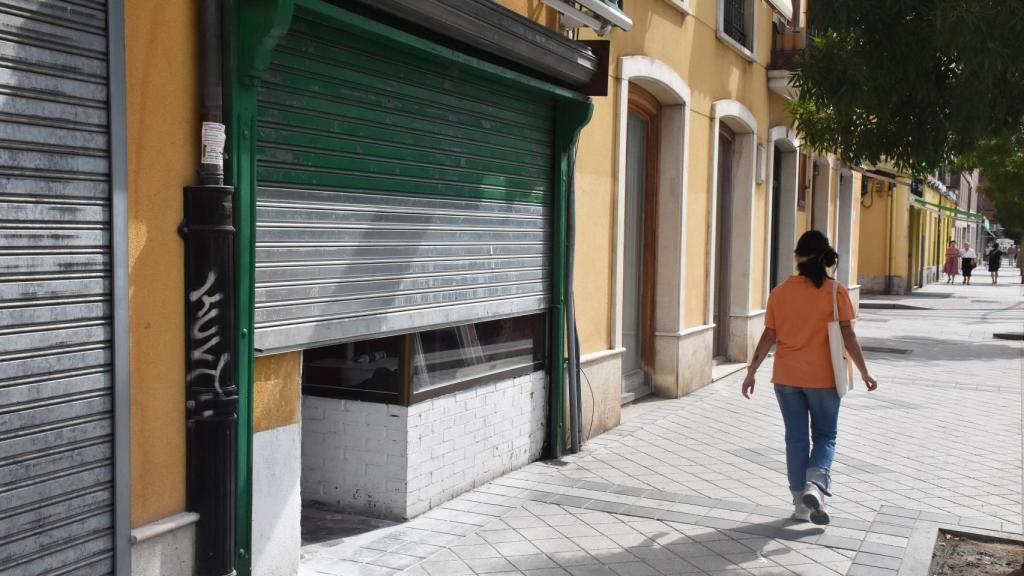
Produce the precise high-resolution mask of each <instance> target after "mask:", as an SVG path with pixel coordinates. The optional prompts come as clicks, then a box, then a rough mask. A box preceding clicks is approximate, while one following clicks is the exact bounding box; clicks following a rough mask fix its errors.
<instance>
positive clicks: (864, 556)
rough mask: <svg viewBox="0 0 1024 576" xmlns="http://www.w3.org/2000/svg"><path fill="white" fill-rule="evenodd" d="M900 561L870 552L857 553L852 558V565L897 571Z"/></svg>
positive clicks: (899, 559)
mask: <svg viewBox="0 0 1024 576" xmlns="http://www.w3.org/2000/svg"><path fill="white" fill-rule="evenodd" d="M901 560H902V559H901V558H894V557H892V556H883V555H881V554H871V553H870V552H859V553H858V554H857V555H856V556H854V557H853V563H854V564H863V565H865V566H875V567H877V568H888V569H890V570H899V568H900V563H901Z"/></svg>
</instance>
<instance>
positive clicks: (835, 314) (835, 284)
mask: <svg viewBox="0 0 1024 576" xmlns="http://www.w3.org/2000/svg"><path fill="white" fill-rule="evenodd" d="M838 293H839V281H838V280H833V281H832V321H833V322H839V301H838V299H837V298H836V295H837V294H838Z"/></svg>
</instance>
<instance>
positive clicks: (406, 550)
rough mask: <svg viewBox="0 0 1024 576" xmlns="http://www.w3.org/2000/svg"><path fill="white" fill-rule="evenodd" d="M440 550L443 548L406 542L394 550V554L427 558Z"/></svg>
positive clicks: (422, 543)
mask: <svg viewBox="0 0 1024 576" xmlns="http://www.w3.org/2000/svg"><path fill="white" fill-rule="evenodd" d="M441 550H444V547H443V546H434V545H433V544H426V543H424V542H406V543H405V544H403V545H401V546H399V547H398V548H395V549H394V552H398V553H399V554H407V555H409V556H416V557H417V558H429V557H430V556H433V555H434V554H436V553H438V552H440V551H441Z"/></svg>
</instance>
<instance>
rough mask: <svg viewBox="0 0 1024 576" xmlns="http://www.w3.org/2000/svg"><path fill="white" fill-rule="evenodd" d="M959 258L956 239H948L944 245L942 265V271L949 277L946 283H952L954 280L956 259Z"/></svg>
mask: <svg viewBox="0 0 1024 576" xmlns="http://www.w3.org/2000/svg"><path fill="white" fill-rule="evenodd" d="M959 259H960V249H959V248H957V247H956V240H950V241H949V244H948V245H947V246H946V262H945V263H944V264H943V265H942V273H943V274H945V275H946V276H948V277H949V280H947V281H946V284H952V283H953V281H954V280H956V270H957V260H959Z"/></svg>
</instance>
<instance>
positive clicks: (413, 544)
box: [300, 268, 1024, 576]
mask: <svg viewBox="0 0 1024 576" xmlns="http://www.w3.org/2000/svg"><path fill="white" fill-rule="evenodd" d="M978 272H979V273H978V274H976V275H975V284H974V285H972V286H964V285H961V284H959V283H957V284H953V285H946V284H935V285H931V286H928V287H926V288H924V289H922V290H920V291H918V292H915V293H914V294H913V295H912V296H906V297H872V296H864V297H863V298H862V309H861V311H860V316H859V321H858V323H857V326H856V329H857V332H858V335H859V336H860V338H861V343H862V345H863V346H864V347H865V348H866V355H867V358H868V362H869V366H870V369H871V371H872V374H873V375H874V376H875V377H876V378H877V380H878V381H879V389H878V391H877V392H874V393H871V394H868V393H867V392H866V391H864V389H863V386H862V385H861V384H860V382H859V379H858V389H857V390H856V391H855V392H852V393H851V394H850V395H849V396H847V398H846V399H844V401H843V410H842V412H841V417H840V431H839V440H838V449H837V455H836V462H835V466H834V468H833V479H834V492H835V497H834V498H832V499H830V500H829V505H830V507H831V512H832V518H833V521H832V524H831V525H830V526H828V527H827V528H824V529H823V528H820V527H816V526H813V525H810V524H797V523H794V522H792V521H790V520H788V519H787V518H788V516H789V514H790V512H791V508H790V507H789V493H788V490H787V486H786V481H785V459H784V445H783V427H782V420H781V417H780V416H779V414H778V408H777V405H776V402H775V398H774V394H773V391H772V387H771V385H770V384H769V375H770V373H771V371H770V362H771V360H770V359H769V360H768V361H767V362H766V365H765V366H763V367H762V368H761V370H760V371H759V374H758V386H757V389H756V392H755V395H754V397H753V398H752V399H751V400H749V401H747V400H744V399H743V398H742V396H741V395H740V393H739V386H740V382H741V380H742V375H743V373H742V372H740V373H736V374H733V375H731V376H729V377H727V378H724V379H722V380H719V381H717V382H715V383H713V384H711V385H709V386H707V387H706V388H703V389H701V390H700V391H698V392H696V393H694V394H691V395H689V396H686V397H683V398H681V399H678V400H656V401H652V402H649V403H647V404H646V405H640V406H638V407H634V408H633V409H631V410H629V411H624V414H629V413H634V414H637V413H638V415H636V416H635V417H633V418H632V419H630V420H628V421H627V422H625V423H624V424H622V425H620V426H619V427H617V428H615V429H613V430H612V431H610V432H607V433H605V434H603V435H600V436H598V437H596V438H594V439H593V440H590V441H589V442H587V443H586V444H585V445H584V447H583V449H582V451H581V452H580V453H579V454H576V455H572V456H568V457H565V458H563V459H561V460H560V461H557V462H551V461H549V462H536V463H534V464H531V465H529V466H527V467H525V468H523V469H521V470H519V471H517V472H514V473H512V474H509V475H506V476H504V477H501V478H499V479H497V480H495V481H493V482H491V483H488V484H485V485H483V486H481V487H479V488H478V489H476V490H474V491H472V492H470V493H467V494H464V495H462V496H460V497H458V498H456V499H455V500H452V501H450V502H448V503H446V504H444V505H442V506H440V507H438V508H435V509H434V510H431V511H430V512H428V513H426V514H423V515H421V516H419V517H417V518H415V519H413V520H411V521H409V522H406V523H404V524H400V525H396V526H391V527H386V528H380V529H377V530H373V531H370V532H367V533H364V534H362V535H359V536H355V537H351V538H345V539H339V540H327V541H324V542H320V543H316V544H308V545H306V546H305V547H304V548H303V561H302V567H301V570H300V574H335V575H345V576H367V575H391V574H399V573H401V574H407V575H410V576H459V575H463V574H493V575H495V576H513V575H526V576H567V575H572V576H648V575H651V576H656V575H676V574H697V575H699V574H714V575H717V574H723V575H724V574H753V575H768V574H771V575H791V574H799V575H804V576H818V575H822V576H826V575H836V574H849V575H850V576H897V575H898V574H909V573H917V572H916V571H920V570H923V569H924V568H926V566H927V564H925V565H924V568H922V566H921V562H927V560H925V559H924V556H923V555H922V553H921V551H922V550H926V551H927V558H928V559H930V550H931V543H932V542H930V541H929V539H930V540H931V541H934V528H935V526H938V525H942V526H950V525H959V526H961V527H966V528H971V529H980V530H989V531H997V532H1013V533H1020V532H1021V406H1020V395H1021V376H1022V361H1021V360H1022V353H1024V348H1022V343H1021V342H1020V341H1007V340H996V339H994V338H993V334H994V333H997V332H1020V331H1021V328H1022V325H1024V300H1022V288H1021V285H1020V283H1019V275H1018V270H1016V269H1006V268H1004V269H1003V275H1002V276H1001V279H1000V284H999V285H997V286H993V285H991V284H989V282H988V275H987V274H983V273H982V272H983V270H979V271H978ZM584 393H586V390H585V389H584ZM637 408H639V409H637ZM929 529H931V530H932V531H931V532H929V531H928V530H929ZM915 550H916V552H915ZM912 570H914V572H911V571H912ZM921 573H923V572H921Z"/></svg>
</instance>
